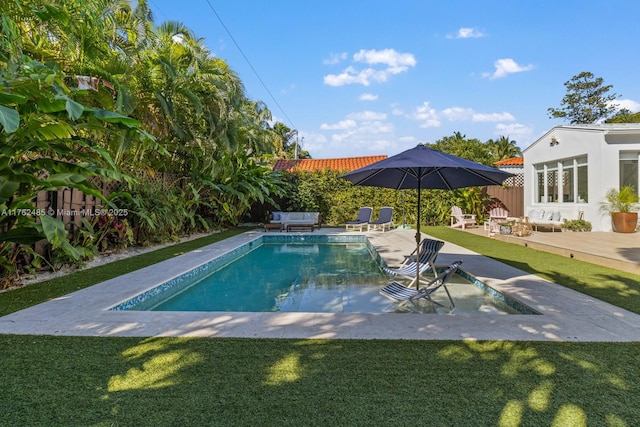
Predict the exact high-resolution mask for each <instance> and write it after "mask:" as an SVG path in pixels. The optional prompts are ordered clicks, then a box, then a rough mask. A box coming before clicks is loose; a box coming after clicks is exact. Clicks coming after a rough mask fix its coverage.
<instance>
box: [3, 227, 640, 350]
mask: <svg viewBox="0 0 640 427" xmlns="http://www.w3.org/2000/svg"><path fill="white" fill-rule="evenodd" d="M314 233H315V234H318V233H323V234H328V233H345V234H350V235H354V234H365V235H367V236H368V237H369V239H370V241H371V243H372V244H373V245H374V246H375V247H376V249H377V250H378V252H379V253H380V256H381V257H382V258H383V259H385V261H386V262H387V263H388V264H389V265H394V264H397V263H398V262H399V261H400V260H402V255H404V254H408V253H410V252H411V251H412V250H413V249H414V247H415V231H414V230H393V231H388V232H365V233H355V232H345V231H344V230H340V229H329V228H324V229H320V230H317V231H315V232H314ZM292 234H294V233H292ZM295 234H306V233H295ZM260 235H264V232H263V231H261V230H255V231H249V232H247V233H243V234H241V235H238V236H235V237H232V238H229V239H226V240H224V241H222V242H218V243H214V244H212V245H209V246H206V247H203V248H200V249H198V250H195V251H192V252H189V253H187V254H184V255H181V256H178V257H176V258H173V259H171V260H167V261H164V262H162V263H160V264H156V265H153V266H150V267H145V268H143V269H141V270H138V271H135V272H132V273H129V274H127V275H124V276H121V277H118V278H115V279H111V280H108V281H105V282H102V283H99V284H97V285H94V286H91V287H89V288H86V289H83V290H80V291H77V292H74V293H71V294H68V295H65V296H62V297H59V298H56V299H54V300H51V301H48V302H45V303H42V304H39V305H36V306H33V307H30V308H28V309H25V310H22V311H19V312H16V313H12V314H10V315H7V316H4V317H0V334H43V335H73V336H130V337H132V336H133V337H151V336H183V337H246V338H295V339H301V338H316V339H416V340H460V339H478V340H510V341H521V340H527V341H529V340H531V341H615V342H623V341H639V340H640V315H637V314H634V313H631V312H629V311H627V310H624V309H621V308H618V307H616V306H613V305H611V304H607V303H605V302H602V301H600V300H597V299H595V298H592V297H589V296H587V295H584V294H581V293H579V292H576V291H572V290H570V289H567V288H564V287H562V286H560V285H557V284H554V283H551V282H549V281H546V280H543V279H541V278H539V277H537V276H534V275H531V274H529V273H525V272H523V271H521V270H518V269H516V268H513V267H511V266H508V265H505V264H502V263H500V262H498V261H495V260H492V259H489V258H487V257H484V256H481V255H479V254H477V253H474V252H471V251H469V250H467V249H465V248H462V247H460V246H457V245H453V244H450V243H445V245H444V247H443V249H442V250H441V252H440V255H439V256H438V260H437V263H438V265H444V264H450V263H451V262H453V261H455V260H458V259H461V260H462V261H463V265H462V269H463V270H464V271H466V272H468V273H469V274H471V275H473V276H475V277H477V278H478V279H480V280H481V281H483V282H484V283H486V284H487V285H490V286H491V287H493V288H495V289H496V290H498V291H500V292H502V293H505V294H508V295H510V296H512V297H514V298H515V299H517V300H519V301H520V302H522V303H524V304H526V305H528V306H529V307H531V308H533V309H535V310H537V311H538V312H540V313H542V314H541V315H500V314H447V315H434V314H408V313H379V314H363V313H344V314H343V313H290V312H287V313H244V312H148V311H144V312H143V311H110V310H109V308H110V307H113V306H115V305H117V304H118V303H121V302H123V301H125V300H127V299H129V298H131V297H132V296H135V295H137V294H139V293H141V292H143V291H146V290H148V289H150V288H151V287H153V286H155V285H156V284H158V283H161V282H163V281H165V280H167V279H169V278H171V277H174V276H177V275H179V274H181V273H183V272H185V271H187V270H189V269H191V268H193V267H196V266H198V265H200V264H202V263H204V262H206V261H208V260H210V259H212V258H214V257H217V256H219V255H222V254H224V253H226V252H228V251H230V250H233V249H235V248H237V247H239V246H241V245H243V244H245V243H246V242H248V241H250V240H252V239H255V238H257V237H258V236H260ZM558 274H559V275H561V274H562V272H558Z"/></svg>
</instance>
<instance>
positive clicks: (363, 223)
mask: <svg viewBox="0 0 640 427" xmlns="http://www.w3.org/2000/svg"><path fill="white" fill-rule="evenodd" d="M372 212H373V208H370V207H364V208H360V210H359V211H358V217H357V218H356V219H354V220H353V221H347V222H346V223H345V227H346V229H347V230H349V229H351V230H355V229H356V228H358V230H359V231H362V229H363V228H364V227H367V228H368V226H369V221H371V213H372Z"/></svg>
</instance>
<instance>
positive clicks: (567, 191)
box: [562, 160, 576, 203]
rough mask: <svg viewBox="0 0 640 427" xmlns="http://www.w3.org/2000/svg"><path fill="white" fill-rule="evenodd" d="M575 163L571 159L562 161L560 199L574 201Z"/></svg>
mask: <svg viewBox="0 0 640 427" xmlns="http://www.w3.org/2000/svg"><path fill="white" fill-rule="evenodd" d="M575 169H576V167H575V164H574V161H573V160H565V161H564V162H562V201H563V202H568V203H571V202H575V201H576V199H575V197H574V195H575V191H574V190H575V188H574V184H575Z"/></svg>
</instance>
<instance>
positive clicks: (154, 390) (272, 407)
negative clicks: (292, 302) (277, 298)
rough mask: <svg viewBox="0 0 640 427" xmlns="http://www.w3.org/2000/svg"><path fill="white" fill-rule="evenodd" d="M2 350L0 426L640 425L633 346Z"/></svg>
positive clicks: (125, 345) (32, 344) (174, 341)
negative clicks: (0, 410)
mask: <svg viewBox="0 0 640 427" xmlns="http://www.w3.org/2000/svg"><path fill="white" fill-rule="evenodd" d="M0 341H3V345H2V346H0V348H1V349H2V350H0V355H2V359H3V360H4V361H9V362H10V363H9V364H8V365H7V368H8V369H5V370H3V372H2V374H0V377H2V381H1V382H0V391H3V392H4V393H3V394H4V395H5V396H14V398H12V399H11V404H10V405H5V410H3V412H5V411H6V412H5V414H4V415H3V418H4V419H5V421H6V422H8V423H10V424H12V425H36V424H42V425H45V424H58V423H59V424H65V425H68V424H70V423H72V424H77V425H107V424H112V423H114V424H115V423H117V424H121V425H181V424H191V425H296V426H297V425H320V424H322V425H326V424H328V425H371V424H377V425H389V424H399V425H416V424H420V425H429V424H432V425H441V424H443V423H444V424H448V425H470V424H474V425H551V424H559V425H560V424H561V425H588V424H593V425H604V424H619V425H633V424H634V422H635V421H636V420H637V419H640V408H639V407H638V406H637V405H635V402H634V400H635V396H638V395H639V394H640V370H638V369H637V363H633V361H634V360H635V361H637V360H640V347H638V346H637V345H636V344H610V343H608V344H606V343H548V342H517V343H516V342H497V341H491V342H489V341H487V342H482V341H460V342H452V341H384V340H373V341H364V340H326V341H325V340H284V339H280V340H263V339H187V338H147V339H140V338H79V337H25V336H4V337H0ZM34 350H38V351H39V354H38V357H37V358H33V354H34V353H33V351H34ZM630 362H631V363H630Z"/></svg>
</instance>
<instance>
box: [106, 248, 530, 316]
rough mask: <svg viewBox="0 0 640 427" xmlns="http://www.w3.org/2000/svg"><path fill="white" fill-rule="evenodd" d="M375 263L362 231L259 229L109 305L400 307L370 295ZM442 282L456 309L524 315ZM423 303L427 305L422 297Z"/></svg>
mask: <svg viewBox="0 0 640 427" xmlns="http://www.w3.org/2000/svg"><path fill="white" fill-rule="evenodd" d="M340 237H342V239H340ZM381 263H382V261H381V259H380V257H379V256H378V254H377V252H376V251H375V249H374V248H373V247H372V246H371V244H370V243H369V242H368V240H367V239H366V238H365V236H278V237H275V236H273V237H271V236H263V237H261V238H260V239H258V240H257V241H254V242H252V243H251V244H248V245H245V246H243V247H242V248H239V249H238V250H235V251H232V253H230V254H228V255H226V256H223V257H220V258H217V259H215V260H212V261H211V262H209V263H207V264H205V265H204V266H201V267H198V268H197V269H195V270H193V271H191V272H189V273H186V274H184V275H181V276H180V277H177V278H174V279H171V280H169V281H167V282H165V283H163V284H161V285H159V286H157V287H155V288H153V289H151V290H150V291H148V292H145V293H143V294H141V295H138V296H136V297H134V298H132V299H131V300H129V301H126V302H124V303H122V304H120V305H118V306H116V307H114V308H113V310H151V311H234V312H237V311H239V312H285V311H299V312H323V313H327V312H329V313H383V312H396V311H400V312H402V311H406V308H404V307H400V306H399V305H398V304H397V303H395V302H393V301H391V300H389V299H387V298H386V297H383V296H381V295H379V294H378V290H379V289H380V287H382V286H384V285H385V284H387V283H388V282H389V278H388V277H387V276H385V274H384V273H383V272H382V270H381V268H380V265H381ZM461 274H463V273H461ZM463 275H464V274H463ZM449 289H450V290H451V292H452V295H453V298H454V301H456V306H457V312H478V313H501V314H523V313H525V314H529V313H526V307H523V306H520V305H519V304H518V303H517V302H515V301H512V300H509V299H507V298H504V297H503V296H502V295H501V294H498V293H497V292H496V291H494V290H493V289H491V288H488V287H486V285H484V288H483V284H481V283H475V282H474V280H473V278H471V277H467V278H465V277H462V276H460V275H457V276H456V277H455V278H454V280H452V283H451V285H450V286H449ZM442 294H443V295H442V297H443V298H446V295H444V292H442ZM443 302H444V301H443ZM424 310H425V311H426V312H429V311H433V308H432V307H431V305H430V304H429V305H428V306H425V307H424ZM411 311H412V312H413V311H415V310H411Z"/></svg>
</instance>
